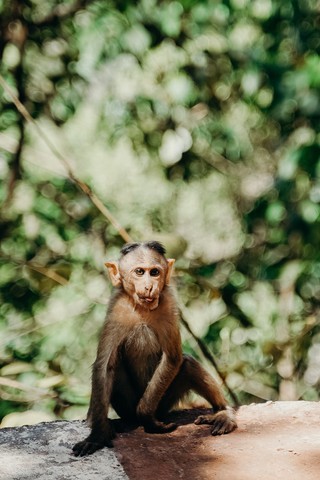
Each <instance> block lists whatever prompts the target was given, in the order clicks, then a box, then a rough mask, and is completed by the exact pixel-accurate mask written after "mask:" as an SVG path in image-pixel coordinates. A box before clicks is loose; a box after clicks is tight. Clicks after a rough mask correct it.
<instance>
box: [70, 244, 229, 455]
mask: <svg viewBox="0 0 320 480" xmlns="http://www.w3.org/2000/svg"><path fill="white" fill-rule="evenodd" d="M165 253H166V250H165V248H164V246H163V245H162V244H161V243H159V242H157V241H149V242H144V243H129V244H126V245H125V246H124V247H123V248H122V249H121V256H120V259H119V261H118V262H107V263H106V264H105V265H106V267H107V269H108V272H109V276H110V279H111V282H112V285H113V286H114V287H115V288H114V292H113V294H112V296H111V299H110V302H109V307H108V311H107V316H106V321H105V323H104V326H103V329H102V332H101V336H100V340H99V344H98V349H97V356H96V360H95V362H94V364H93V368H92V390H91V399H90V404H89V410H88V415H87V420H88V423H89V424H90V426H91V432H90V434H89V436H88V437H87V438H86V439H85V440H83V441H80V442H78V443H76V444H75V445H74V447H73V453H74V455H75V456H85V455H90V454H92V453H94V452H95V451H96V450H99V449H101V448H103V447H112V446H113V439H114V438H115V436H116V431H115V426H114V424H115V420H110V419H109V418H108V410H109V406H110V405H111V406H112V407H113V409H114V410H115V412H116V413H117V415H118V416H119V417H120V422H121V421H123V422H124V424H128V425H135V426H142V427H143V428H144V430H145V432H147V433H159V434H161V433H167V432H172V431H173V430H175V429H176V428H177V425H176V424H175V423H165V421H164V420H163V419H164V418H165V415H166V414H167V413H168V412H169V411H170V410H171V409H172V408H173V407H174V406H175V405H176V404H177V403H178V401H179V400H180V399H182V398H183V397H184V396H185V395H186V394H187V393H188V392H189V391H191V390H193V391H195V392H196V393H198V394H199V395H200V396H202V397H203V398H205V399H206V400H207V401H208V402H209V403H210V404H211V406H212V413H209V414H208V415H201V416H199V417H198V418H197V419H196V420H195V423H196V424H198V425H199V424H209V425H211V434H212V435H222V434H225V433H229V432H231V431H232V430H234V429H235V428H237V423H236V417H235V412H234V410H233V409H232V408H231V407H229V406H228V405H227V401H226V399H225V397H224V395H223V393H222V391H221V389H220V387H219V385H218V384H217V382H216V381H215V380H214V379H213V377H211V375H210V374H209V373H208V372H207V371H206V370H205V369H204V368H203V367H202V365H201V364H200V363H199V362H198V361H197V360H195V359H194V358H193V357H191V356H189V355H185V354H183V353H182V344H181V337H180V330H179V308H178V305H177V301H176V299H175V296H174V293H173V291H172V287H171V286H170V278H171V274H172V270H173V265H174V262H175V260H174V259H169V258H168V259H167V258H166V256H165Z"/></svg>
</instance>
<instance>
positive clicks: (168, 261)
mask: <svg viewBox="0 0 320 480" xmlns="http://www.w3.org/2000/svg"><path fill="white" fill-rule="evenodd" d="M174 262H175V259H174V258H167V264H168V270H167V275H166V285H169V283H170V278H171V274H172V271H173V265H174Z"/></svg>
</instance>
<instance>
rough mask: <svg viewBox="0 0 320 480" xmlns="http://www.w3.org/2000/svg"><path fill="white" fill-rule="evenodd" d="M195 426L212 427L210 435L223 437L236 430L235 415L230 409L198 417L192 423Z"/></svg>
mask: <svg viewBox="0 0 320 480" xmlns="http://www.w3.org/2000/svg"><path fill="white" fill-rule="evenodd" d="M194 423H195V424H196V425H201V424H208V425H212V428H211V434H212V435H224V434H226V433H230V432H232V431H233V430H234V429H235V428H237V422H236V418H235V414H234V412H233V410H232V409H228V410H221V411H220V412H217V413H213V414H208V415H200V416H199V417H198V418H197V419H196V420H195V422H194Z"/></svg>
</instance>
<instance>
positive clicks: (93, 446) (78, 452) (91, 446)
mask: <svg viewBox="0 0 320 480" xmlns="http://www.w3.org/2000/svg"><path fill="white" fill-rule="evenodd" d="M103 447H109V448H112V447H113V443H112V441H111V440H109V441H107V442H105V444H102V443H96V442H90V441H88V439H87V440H83V441H82V442H78V443H76V444H75V445H74V447H73V448H72V451H73V453H74V455H75V456H76V457H85V456H86V455H92V454H93V453H94V452H96V451H97V450H100V449H101V448H103Z"/></svg>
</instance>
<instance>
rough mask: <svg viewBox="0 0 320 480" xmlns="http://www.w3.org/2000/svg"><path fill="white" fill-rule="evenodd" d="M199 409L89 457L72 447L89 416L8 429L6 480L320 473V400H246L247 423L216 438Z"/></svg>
mask: <svg viewBox="0 0 320 480" xmlns="http://www.w3.org/2000/svg"><path fill="white" fill-rule="evenodd" d="M199 413H204V411H203V410H192V411H191V410H187V411H182V412H177V413H174V414H172V416H171V418H172V419H173V420H175V421H177V422H178V423H179V425H180V427H179V428H178V429H177V430H176V431H174V432H172V433H169V434H166V435H151V434H146V433H145V432H144V431H143V429H142V428H138V429H136V430H134V431H132V432H129V433H123V434H121V435H118V437H117V439H116V441H115V449H114V450H113V449H111V450H110V449H107V448H105V449H103V450H100V451H99V452H96V453H95V454H94V455H92V456H89V457H84V458H76V457H74V456H73V455H72V454H71V447H72V445H73V444H74V443H75V442H77V441H79V440H80V439H82V438H84V437H85V435H86V434H87V433H88V428H87V427H86V426H85V424H84V423H83V422H79V421H78V422H49V423H41V424H38V425H33V426H28V427H19V428H4V429H2V430H0V444H1V449H0V479H1V480H31V479H32V480H34V479H37V480H47V479H48V480H49V479H50V480H69V479H73V480H74V479H77V480H81V479H85V480H95V479H97V480H98V479H99V480H122V479H127V480H128V478H129V479H130V480H150V479H154V480H177V479H179V478H181V479H184V480H198V479H199V480H212V479H217V480H318V479H319V475H320V473H319V472H320V403H318V402H275V403H273V402H267V403H264V404H256V405H249V406H243V407H241V408H240V410H239V412H238V423H239V428H238V429H237V430H236V431H234V432H233V433H231V434H229V435H224V436H222V437H212V436H211V435H210V427H209V426H208V425H200V426H198V425H194V424H193V421H194V419H195V418H196V416H197V415H198V414H199ZM115 453H116V454H117V457H116V456H115ZM117 458H118V460H117ZM125 472H126V473H125ZM127 475H128V476H127Z"/></svg>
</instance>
